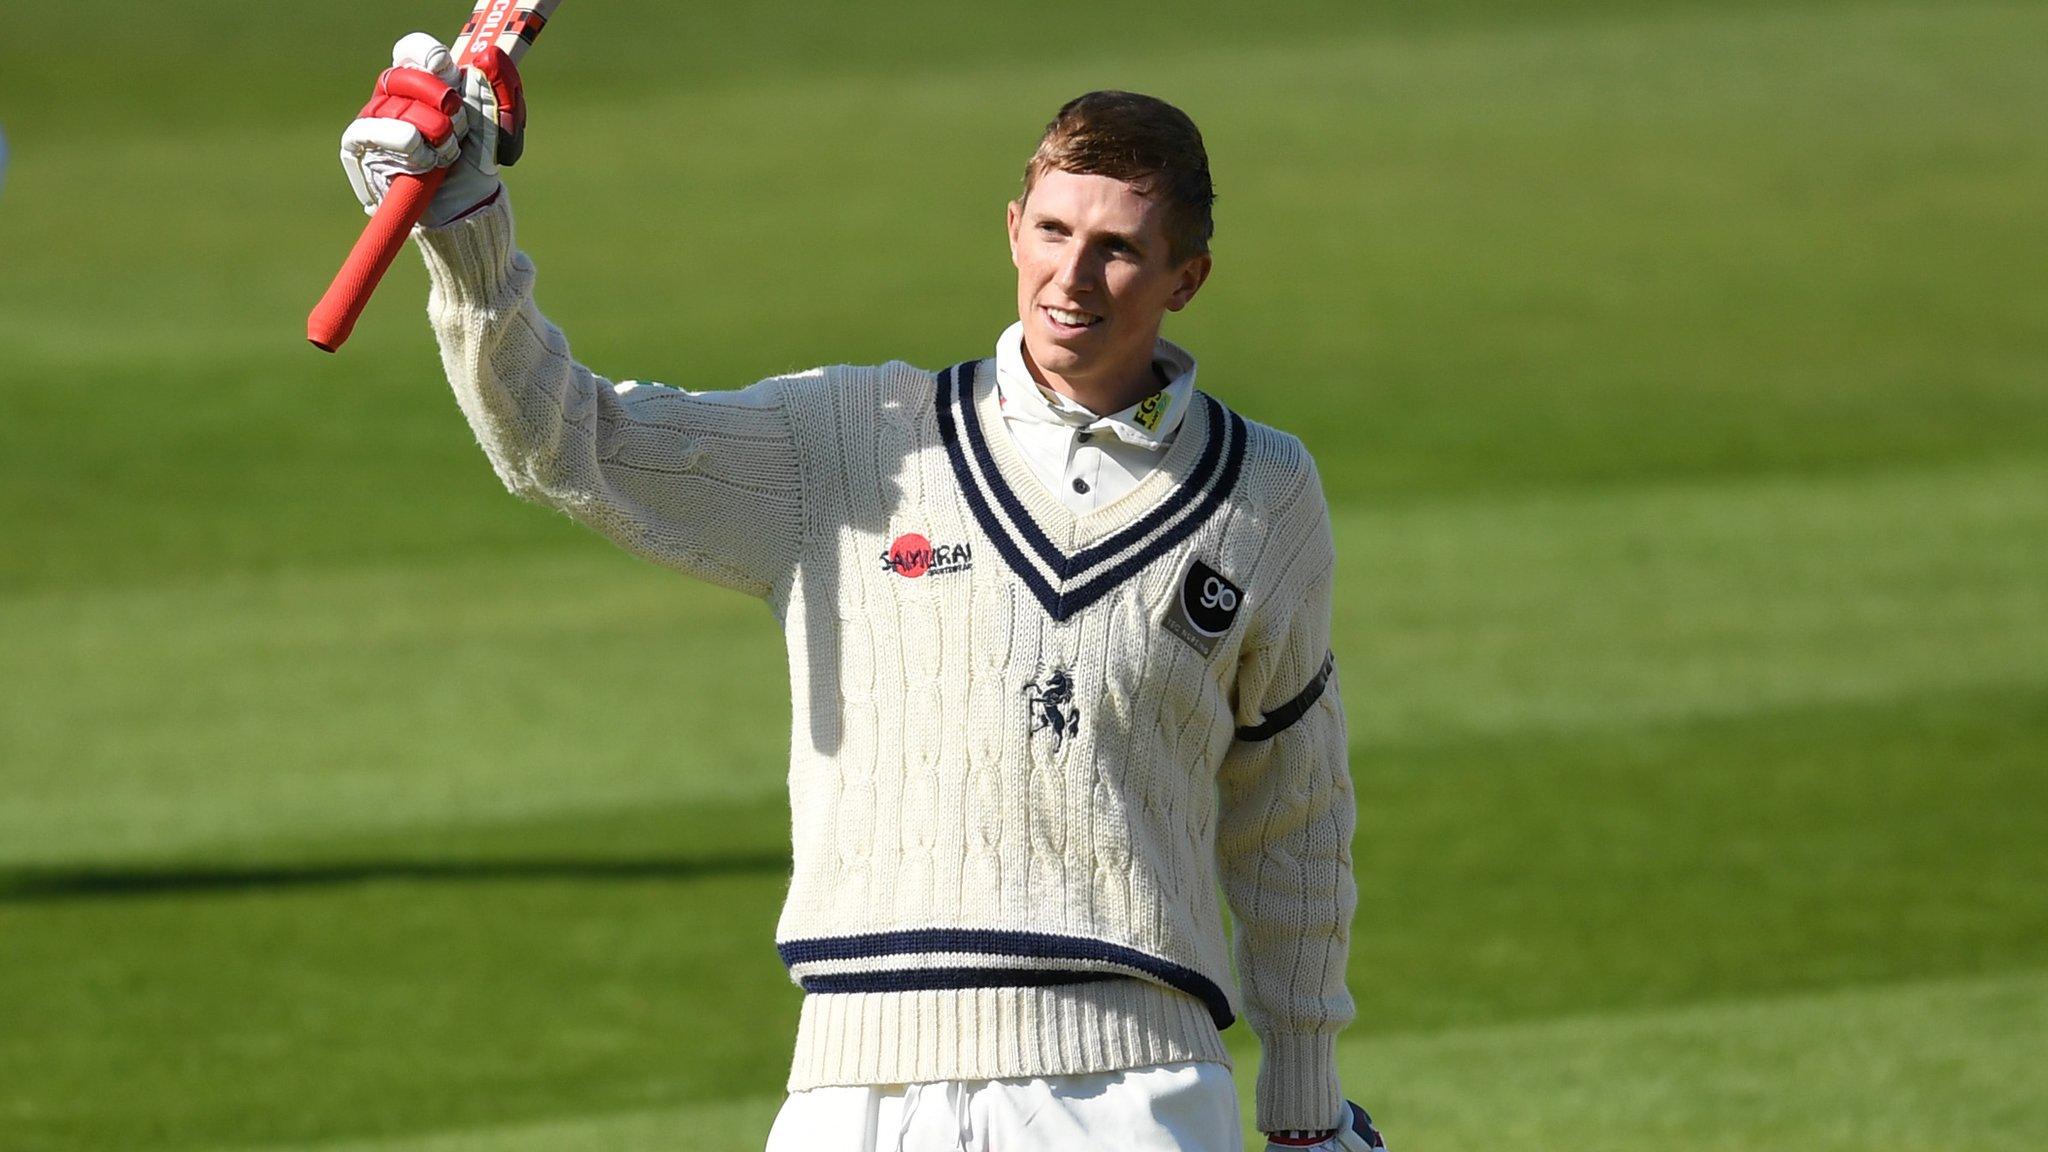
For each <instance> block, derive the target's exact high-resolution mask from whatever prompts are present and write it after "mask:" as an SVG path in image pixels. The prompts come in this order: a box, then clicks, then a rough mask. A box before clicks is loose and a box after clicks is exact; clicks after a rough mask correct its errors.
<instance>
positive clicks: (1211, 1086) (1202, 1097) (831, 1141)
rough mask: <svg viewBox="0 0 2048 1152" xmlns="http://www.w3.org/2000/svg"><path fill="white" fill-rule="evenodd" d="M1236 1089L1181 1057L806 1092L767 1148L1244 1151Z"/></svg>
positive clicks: (1213, 1067) (781, 1116)
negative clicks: (1086, 1071)
mask: <svg viewBox="0 0 2048 1152" xmlns="http://www.w3.org/2000/svg"><path fill="white" fill-rule="evenodd" d="M1239 1129H1240V1120H1239V1115H1238V1110H1237V1087H1236V1085H1235V1084H1234V1083H1233V1082H1232V1080H1231V1077H1230V1069H1228V1068H1225V1067H1224V1066H1223V1065H1221V1064H1210V1063H1202V1062H1192V1061H1191V1062H1188V1063H1183V1064H1160V1065H1157V1066H1154V1067H1151V1068H1131V1069H1126V1070H1124V1071H1122V1072H1102V1073H1096V1074H1094V1075H1088V1076H1051V1077H1046V1078H1043V1079H1032V1080H965V1081H963V1080H944V1081H939V1082H937V1083H932V1084H890V1085H885V1086H881V1087H847V1088H813V1089H811V1090H809V1091H807V1092H797V1093H794V1094H793V1095H791V1096H790V1097H789V1099H787V1100H785V1101H783V1104H782V1111H781V1112H780V1113H778V1114H777V1115H776V1117H775V1127H774V1128H773V1129H771V1130H770V1131H769V1133H768V1149H767V1152H1098V1150H1099V1152H1244V1136H1243V1135H1242V1133H1241V1132H1240V1130H1239Z"/></svg>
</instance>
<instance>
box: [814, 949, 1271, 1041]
mask: <svg viewBox="0 0 2048 1152" xmlns="http://www.w3.org/2000/svg"><path fill="white" fill-rule="evenodd" d="M775 950H776V952H778V953H780V954H781V956H782V962H783V964H784V965H786V966H788V967H789V968H790V969H792V970H795V969H797V968H799V967H801V966H803V965H806V964H817V963H822V962H825V961H832V960H882V961H886V960H889V959H892V958H901V959H908V958H910V957H912V956H916V955H919V954H929V953H947V954H955V955H963V954H964V955H981V956H1001V957H1005V958H1009V959H1018V960H1030V961H1042V962H1046V963H1042V964H1040V965H1039V966H1037V967H1034V968H1021V969H997V968H967V967H958V966H956V967H951V968H932V969H918V968H914V967H908V966H903V965H900V964H898V965H877V966H876V967H875V968H873V969H871V970H869V971H865V972H832V973H827V974H820V975H808V974H805V973H801V972H799V973H797V981H798V983H799V984H801V985H802V986H803V988H804V990H805V991H816V992H823V991H840V992H884V991H886V992H901V991H908V990H913V989H917V988H967V987H973V988H982V987H1004V986H1009V985H1018V986H1022V985H1030V984H1039V983H1046V982H1047V981H1043V980H1038V979H1034V977H1035V976H1036V975H1037V974H1038V973H1041V972H1045V971H1049V970H1050V971H1065V972H1077V971H1085V970H1077V969H1072V968H1067V969H1061V968H1058V967H1057V965H1058V964H1059V962H1061V961H1066V962H1069V963H1077V962H1078V963H1094V964H1113V965H1115V966H1117V967H1119V968H1128V969H1130V970H1131V971H1133V972H1137V973H1140V974H1142V975H1144V976H1146V977H1149V978H1150V979H1153V980H1156V981H1158V982H1159V983H1161V984H1164V985H1166V986H1167V987H1169V988H1174V989H1177V990H1179V991H1181V992H1185V993H1187V994H1188V995H1190V996H1193V997H1194V998H1195V999H1197V1000H1200V1001H1201V1002H1202V1004H1203V1006H1204V1007H1206V1008H1208V1010H1209V1015H1210V1017H1211V1018H1212V1019H1214V1020H1215V1021H1216V1027H1217V1028H1219V1029H1221V1028H1228V1027H1230V1025H1231V1024H1232V1022H1234V1021H1235V1020H1236V1019H1237V1017H1236V1014H1235V1013H1233V1012H1232V1011H1231V1010H1230V998H1229V997H1228V996H1225V995H1224V994H1223V989H1222V988H1219V987H1218V986H1217V985H1216V982H1215V981H1213V980H1211V979H1209V978H1208V977H1206V976H1204V975H1202V974H1201V973H1200V972H1197V971H1195V970H1194V969H1192V968H1188V967H1186V966H1184V965H1180V964H1175V963H1174V962H1173V961H1171V960H1165V959H1161V958H1160V957H1157V956H1154V955H1151V954H1150V953H1147V952H1140V951H1138V950H1137V949H1136V948H1128V947H1125V946H1124V945H1121V944H1111V943H1109V942H1108V941H1106V940H1095V939H1091V938H1089V937H1086V936H1061V935H1057V934H1054V933H1050V932H1014V931H1008V930H1003V929H987V928H916V929H906V930H902V931H896V932H871V933H867V934H864V935H858V936H821V937H816V938H813V939H809V940H788V941H784V942H782V943H780V944H777V945H776V946H775ZM927 972H928V973H932V974H933V975H931V976H926V975H924V974H925V973H927ZM962 972H973V973H987V974H989V979H988V983H986V984H982V983H976V984H948V983H918V981H920V980H925V979H930V980H939V981H943V980H949V979H966V978H967V977H962V976H957V975H949V974H953V973H962ZM1087 975H1089V976H1090V977H1091V978H1094V979H1101V978H1102V977H1103V975H1104V974H1103V973H1101V972H1088V973H1087ZM814 981H828V982H831V983H832V984H834V985H835V987H831V988H823V987H820V988H813V987H812V983H813V982H814ZM1060 982H1061V983H1065V981H1060Z"/></svg>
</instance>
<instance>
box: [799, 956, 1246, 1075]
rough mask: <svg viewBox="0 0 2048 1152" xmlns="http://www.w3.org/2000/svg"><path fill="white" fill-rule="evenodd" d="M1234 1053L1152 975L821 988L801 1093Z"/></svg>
mask: <svg viewBox="0 0 2048 1152" xmlns="http://www.w3.org/2000/svg"><path fill="white" fill-rule="evenodd" d="M1188 1060H1199V1061H1207V1062H1210V1063H1215V1064H1222V1065H1225V1066H1226V1067H1227V1066H1229V1064H1230V1052H1229V1050H1228V1049H1226V1048H1225V1047H1224V1046H1223V1038H1222V1037H1221V1036H1219V1035H1217V1032H1216V1024H1215V1022H1214V1021H1213V1020H1211V1019H1210V1017H1209V1012H1208V1009H1206V1008H1204V1007H1203V1006H1202V1004H1201V1002H1200V1001H1199V1000H1196V999H1194V998H1193V997H1191V996H1186V995H1183V994H1182V993H1179V992H1176V991H1174V990H1173V989H1171V988H1164V987H1161V986H1160V985H1157V984H1153V983H1150V982H1149V981H1144V980H1103V981H1094V982H1090V983H1086V984H1059V985H1049V986H1046V987H1025V988H963V989H957V990H936V991H924V992H850V993H813V994H811V995H809V996H806V997H804V1004H803V1013H802V1016H801V1018H800V1020H799V1022H798V1025H797V1041H796V1059H795V1061H794V1062H793V1063H792V1065H791V1067H790V1074H789V1090H790V1091H792V1092H801V1091H804V1090H805V1089H809V1088H818V1087H823V1086H825V1085H830V1084H921V1083H929V1082H931V1081H934V1080H1000V1079H1007V1078H1012V1077H1022V1076H1079V1075H1085V1074H1087V1073H1092V1072H1114V1071H1116V1070H1118V1069H1120V1068H1145V1067H1149V1066H1151V1065H1154V1064H1176V1063H1180V1062H1182V1061H1188Z"/></svg>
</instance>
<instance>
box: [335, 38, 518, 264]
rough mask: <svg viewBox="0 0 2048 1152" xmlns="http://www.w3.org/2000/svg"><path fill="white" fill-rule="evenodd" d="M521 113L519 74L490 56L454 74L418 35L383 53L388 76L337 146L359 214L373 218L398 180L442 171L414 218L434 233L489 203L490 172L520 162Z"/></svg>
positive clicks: (493, 189) (443, 50)
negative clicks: (420, 212) (444, 174)
mask: <svg viewBox="0 0 2048 1152" xmlns="http://www.w3.org/2000/svg"><path fill="white" fill-rule="evenodd" d="M525 129H526V104H525V100H524V97H523V94H522V93H521V90H520V83H519V70H518V69H517V68H516V67H514V66H513V63H512V59H511V57H509V56H506V55H505V54H504V53H503V52H501V51H499V50H498V49H496V48H488V49H486V50H484V51H483V52H481V53H479V54H478V55H477V56H476V57H475V59H474V60H473V61H472V62H471V64H470V66H469V67H466V68H457V67H456V66H455V58H454V56H453V55H452V54H451V53H450V52H449V50H448V47H447V45H445V44H442V43H441V42H440V41H439V40H436V39H434V38H433V37H432V36H429V35H428V34H426V33H425V32H414V33H412V34H410V35H408V36H405V37H403V38H402V39H400V40H399V41H398V43H397V44H395V45H393V46H392V49H391V69H390V70H389V71H387V72H385V73H384V74H383V75H382V76H380V77H378V78H377V90H376V92H375V93H374V94H373V95H372V96H371V97H370V102H369V103H367V104H365V105H364V106H363V110H362V112H361V113H359V114H358V116H357V118H356V120H355V122H354V123H352V124H350V125H349V126H348V130H347V131H345V132H343V133H342V136H341V166H342V170H343V171H344V172H346V173H347V174H348V182H349V186H350V187H351V188H352V189H354V191H355V194H356V199H357V200H359V201H361V202H362V205H363V211H365V212H370V213H374V212H376V210H377V205H378V204H380V203H382V202H383V199H384V196H385V194H386V193H387V192H388V191H389V190H390V187H391V181H392V179H393V178H394V177H396V176H397V175H399V174H400V173H405V174H409V175H413V176H420V175H424V174H425V173H427V172H430V171H432V170H433V169H435V168H447V169H448V176H447V179H446V180H445V181H444V182H443V183H442V184H441V187H440V188H439V189H438V190H437V191H436V192H435V194H434V200H433V203H432V204H430V205H428V207H427V211H426V213H425V214H424V215H422V216H421V217H420V222H421V223H422V224H424V225H426V226H428V227H430V228H431V227H438V226H440V225H442V224H447V223H449V222H451V221H454V220H459V219H461V218H462V217H464V216H467V215H468V214H470V213H471V212H474V211H476V210H477V209H478V208H481V207H483V206H484V205H486V204H488V203H490V202H491V201H492V200H495V199H497V197H498V193H499V191H500V190H501V189H502V188H503V185H502V184H500V183H499V180H498V169H499V168H500V167H502V166H504V165H509V164H511V163H513V162H514V161H516V160H517V159H518V158H519V153H520V151H521V150H522V148H523V146H524V144H525V137H526V133H525Z"/></svg>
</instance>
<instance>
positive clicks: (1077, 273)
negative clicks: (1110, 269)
mask: <svg viewBox="0 0 2048 1152" xmlns="http://www.w3.org/2000/svg"><path fill="white" fill-rule="evenodd" d="M1053 283H1055V284H1057V285H1059V287H1060V290H1061V291H1063V292H1066V293H1068V294H1070V295H1073V294H1079V293H1081V292H1085V291H1087V290H1088V289H1090V288H1093V287H1094V286H1095V261H1094V258H1093V257H1092V256H1091V255H1090V254H1089V252H1088V249H1087V246H1086V245H1083V244H1069V245H1067V250H1066V251H1065V252H1063V253H1061V254H1060V262H1059V267H1057V268H1055V269H1054V270H1053Z"/></svg>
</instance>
